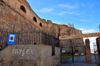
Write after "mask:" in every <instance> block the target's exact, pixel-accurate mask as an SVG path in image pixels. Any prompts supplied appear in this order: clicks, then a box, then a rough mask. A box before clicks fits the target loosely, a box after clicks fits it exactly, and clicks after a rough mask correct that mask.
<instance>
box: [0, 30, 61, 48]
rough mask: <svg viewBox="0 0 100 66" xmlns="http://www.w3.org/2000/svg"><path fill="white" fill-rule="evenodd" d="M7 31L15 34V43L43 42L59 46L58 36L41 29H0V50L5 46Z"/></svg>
mask: <svg viewBox="0 0 100 66" xmlns="http://www.w3.org/2000/svg"><path fill="white" fill-rule="evenodd" d="M9 33H14V34H16V41H15V45H28V44H34V45H36V44H44V45H51V46H57V47H58V46H59V38H56V37H55V34H54V33H52V34H50V33H49V34H47V33H45V32H41V31H32V32H11V31H4V30H1V29H0V50H2V49H4V48H5V47H7V46H8V45H7V40H8V35H9Z"/></svg>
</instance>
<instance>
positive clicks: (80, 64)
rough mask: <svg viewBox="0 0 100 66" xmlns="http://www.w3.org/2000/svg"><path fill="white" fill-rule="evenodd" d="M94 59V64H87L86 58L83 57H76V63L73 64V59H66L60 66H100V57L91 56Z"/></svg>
mask: <svg viewBox="0 0 100 66" xmlns="http://www.w3.org/2000/svg"><path fill="white" fill-rule="evenodd" d="M91 58H92V64H87V63H86V56H82V57H76V58H74V63H72V59H64V60H63V63H64V64H60V65H59V66H100V65H99V64H98V63H97V61H98V56H97V55H96V56H94V55H92V56H91Z"/></svg>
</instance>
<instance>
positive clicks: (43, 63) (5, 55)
mask: <svg viewBox="0 0 100 66" xmlns="http://www.w3.org/2000/svg"><path fill="white" fill-rule="evenodd" d="M59 63H60V48H59V47H55V55H54V56H52V46H48V45H9V46H8V47H7V48H5V49H4V50H2V51H1V52H0V66H4V65H10V66H13V65H17V66H19V65H21V66H31V65H32V66H48V65H49V66H55V65H58V64H59Z"/></svg>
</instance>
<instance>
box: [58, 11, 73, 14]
mask: <svg viewBox="0 0 100 66" xmlns="http://www.w3.org/2000/svg"><path fill="white" fill-rule="evenodd" d="M58 14H59V15H65V14H73V12H67V11H62V12H60V13H58Z"/></svg>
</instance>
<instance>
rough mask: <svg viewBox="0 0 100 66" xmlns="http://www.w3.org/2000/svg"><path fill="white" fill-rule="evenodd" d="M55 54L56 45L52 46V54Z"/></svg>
mask: <svg viewBox="0 0 100 66" xmlns="http://www.w3.org/2000/svg"><path fill="white" fill-rule="evenodd" d="M54 55H55V47H54V46H52V56H54Z"/></svg>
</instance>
